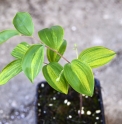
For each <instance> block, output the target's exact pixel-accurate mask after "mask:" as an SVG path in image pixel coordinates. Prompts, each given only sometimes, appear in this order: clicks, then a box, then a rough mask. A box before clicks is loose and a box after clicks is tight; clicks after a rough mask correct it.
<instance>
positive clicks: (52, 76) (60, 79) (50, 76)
mask: <svg viewBox="0 0 122 124" xmlns="http://www.w3.org/2000/svg"><path fill="white" fill-rule="evenodd" d="M42 71H43V75H44V77H45V79H46V80H47V82H48V83H49V85H50V86H51V87H53V88H54V89H55V90H57V91H59V92H61V93H64V94H67V93H68V83H67V81H66V79H65V77H64V73H63V67H62V66H61V65H60V64H59V63H57V62H51V63H49V64H48V65H45V66H44V67H43V69H42Z"/></svg>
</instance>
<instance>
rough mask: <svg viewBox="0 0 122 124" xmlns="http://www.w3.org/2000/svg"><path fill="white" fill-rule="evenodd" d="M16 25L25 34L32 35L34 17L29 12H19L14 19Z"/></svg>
mask: <svg viewBox="0 0 122 124" xmlns="http://www.w3.org/2000/svg"><path fill="white" fill-rule="evenodd" d="M13 24H14V27H15V28H16V29H17V30H18V31H19V32H20V33H21V34H23V35H26V36H32V35H33V32H34V24H33V22H32V18H31V16H30V14H29V13H27V12H18V13H17V14H16V15H15V17H14V19H13Z"/></svg>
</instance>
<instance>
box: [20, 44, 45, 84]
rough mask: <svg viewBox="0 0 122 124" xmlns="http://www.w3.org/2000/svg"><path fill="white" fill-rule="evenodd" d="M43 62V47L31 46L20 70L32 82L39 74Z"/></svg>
mask: <svg viewBox="0 0 122 124" xmlns="http://www.w3.org/2000/svg"><path fill="white" fill-rule="evenodd" d="M43 62H44V46H42V45H32V46H31V47H30V48H29V49H28V50H27V52H26V54H25V55H24V57H23V60H22V69H23V71H24V73H25V75H26V76H27V77H28V78H29V80H30V81H31V82H33V80H34V78H35V77H36V76H37V75H38V74H39V72H40V70H41V68H42V65H43Z"/></svg>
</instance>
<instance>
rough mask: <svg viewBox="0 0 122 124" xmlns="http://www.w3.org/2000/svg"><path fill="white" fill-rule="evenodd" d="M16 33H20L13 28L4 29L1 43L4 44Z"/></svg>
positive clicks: (0, 39) (0, 35) (0, 36)
mask: <svg viewBox="0 0 122 124" xmlns="http://www.w3.org/2000/svg"><path fill="white" fill-rule="evenodd" d="M16 35H19V32H18V31H16V30H12V29H11V30H4V31H2V32H0V44H2V43H3V42H5V41H7V40H8V39H10V38H11V37H13V36H16Z"/></svg>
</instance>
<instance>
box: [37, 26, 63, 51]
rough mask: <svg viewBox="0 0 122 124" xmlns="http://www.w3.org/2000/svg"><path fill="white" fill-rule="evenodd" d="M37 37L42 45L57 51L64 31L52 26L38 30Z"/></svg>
mask: <svg viewBox="0 0 122 124" xmlns="http://www.w3.org/2000/svg"><path fill="white" fill-rule="evenodd" d="M38 35H39V37H40V39H41V40H42V42H43V43H44V44H46V45H47V46H49V47H51V48H53V49H55V50H57V49H58V48H59V47H60V46H61V44H62V42H63V37H64V30H63V28H62V27H61V26H52V27H51V28H45V29H42V30H40V31H39V32H38Z"/></svg>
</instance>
